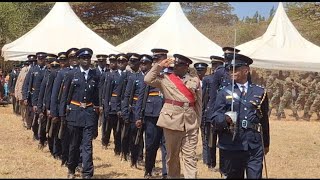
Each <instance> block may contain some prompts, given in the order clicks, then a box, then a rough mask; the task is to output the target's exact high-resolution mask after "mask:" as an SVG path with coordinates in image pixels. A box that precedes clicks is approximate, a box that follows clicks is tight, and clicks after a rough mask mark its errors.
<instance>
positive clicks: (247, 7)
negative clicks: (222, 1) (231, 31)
mask: <svg viewBox="0 0 320 180" xmlns="http://www.w3.org/2000/svg"><path fill="white" fill-rule="evenodd" d="M230 4H231V6H233V7H234V11H233V13H235V14H236V15H237V16H238V17H239V19H242V18H243V17H246V16H249V17H252V16H253V15H254V14H255V13H256V11H258V12H259V14H261V15H262V16H264V17H269V12H270V10H271V9H272V7H273V6H274V9H275V10H276V9H277V7H278V4H279V2H230Z"/></svg>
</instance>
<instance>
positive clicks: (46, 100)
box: [38, 69, 58, 113]
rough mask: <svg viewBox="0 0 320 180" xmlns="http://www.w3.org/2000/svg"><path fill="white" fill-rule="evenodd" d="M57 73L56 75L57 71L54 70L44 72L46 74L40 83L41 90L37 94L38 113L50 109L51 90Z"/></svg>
mask: <svg viewBox="0 0 320 180" xmlns="http://www.w3.org/2000/svg"><path fill="white" fill-rule="evenodd" d="M57 73H58V70H55V69H51V70H48V71H46V74H45V76H44V78H43V80H42V82H41V88H40V93H39V100H38V109H39V112H42V111H44V110H50V109H51V108H50V105H51V95H52V88H53V82H54V79H55V78H56V76H57ZM50 113H51V112H50Z"/></svg>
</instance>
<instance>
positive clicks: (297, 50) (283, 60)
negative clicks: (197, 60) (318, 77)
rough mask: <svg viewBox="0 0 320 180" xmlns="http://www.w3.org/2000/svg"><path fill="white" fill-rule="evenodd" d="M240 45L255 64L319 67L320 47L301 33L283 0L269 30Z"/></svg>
mask: <svg viewBox="0 0 320 180" xmlns="http://www.w3.org/2000/svg"><path fill="white" fill-rule="evenodd" d="M237 48H238V49H240V50H241V51H240V53H241V54H244V55H247V56H249V57H251V58H252V59H253V60H254V62H253V64H252V66H253V67H259V68H266V69H280V70H300V71H320V55H319V54H320V53H319V52H320V47H318V46H316V45H315V44H313V43H311V42H309V41H308V40H306V39H305V38H303V37H302V36H301V35H300V33H299V32H298V31H297V29H296V28H295V27H294V26H293V24H292V23H291V21H290V20H289V18H288V16H287V14H286V12H285V10H284V8H283V4H282V3H281V2H280V3H279V6H278V9H277V11H276V13H275V15H274V17H273V19H272V21H271V23H270V25H269V26H268V29H267V31H266V32H265V33H264V34H263V35H262V36H261V37H259V38H257V39H254V40H252V41H249V42H246V43H244V44H242V45H239V46H237Z"/></svg>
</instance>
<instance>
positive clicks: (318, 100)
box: [305, 81, 320, 121]
mask: <svg viewBox="0 0 320 180" xmlns="http://www.w3.org/2000/svg"><path fill="white" fill-rule="evenodd" d="M315 87H316V88H315V92H319V91H320V82H319V81H318V82H317V84H316V86H315ZM314 94H315V96H316V97H315V99H314V101H313V103H312V105H311V108H310V111H309V112H308V115H307V116H306V118H305V119H306V120H308V121H309V120H310V117H311V116H312V114H313V113H314V112H316V113H317V117H318V118H317V120H320V117H319V108H320V94H317V93H314Z"/></svg>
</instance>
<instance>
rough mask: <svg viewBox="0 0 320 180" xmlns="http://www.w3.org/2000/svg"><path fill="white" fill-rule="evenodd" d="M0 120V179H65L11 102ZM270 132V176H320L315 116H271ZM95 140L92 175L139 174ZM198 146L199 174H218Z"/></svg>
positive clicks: (319, 123)
mask: <svg viewBox="0 0 320 180" xmlns="http://www.w3.org/2000/svg"><path fill="white" fill-rule="evenodd" d="M286 112H287V114H290V113H291V112H289V111H286ZM300 113H301V112H300ZM0 122H1V125H0V142H1V143H0V154H1V155H0V178H66V176H67V168H66V167H61V166H60V161H57V160H55V159H54V158H53V157H51V156H50V153H49V150H48V148H47V147H46V148H45V149H44V150H42V151H41V150H38V148H37V142H35V141H33V140H32V131H31V130H26V129H25V128H23V127H22V121H21V117H20V116H16V115H14V114H13V113H12V106H7V107H0ZM270 133H271V140H270V142H271V145H270V151H269V154H268V155H267V157H266V162H267V169H268V176H269V178H319V177H320V171H319V169H320V161H319V157H320V136H319V135H320V121H316V120H315V117H313V118H312V120H311V121H310V122H306V121H303V120H301V121H295V120H293V118H292V119H291V117H289V116H288V115H287V119H286V120H281V121H279V120H276V119H275V117H274V116H273V115H272V116H271V119H270ZM199 138H200V136H199ZM100 139H101V137H100V135H99V136H98V137H97V139H96V140H94V142H93V148H94V149H93V151H94V152H93V159H94V160H93V163H94V166H95V169H94V177H93V178H143V175H144V170H143V167H142V166H139V167H140V170H139V169H132V168H130V163H129V162H120V157H118V156H114V153H113V147H114V146H113V144H112V143H111V146H109V148H108V149H106V150H105V149H102V147H101V141H100ZM201 149H202V145H201V141H199V144H198V148H197V155H198V159H199V161H198V178H221V177H220V174H219V173H218V172H213V171H211V170H209V169H208V168H207V167H206V166H205V165H203V163H202V158H201ZM160 154H161V153H160V151H159V153H158V156H157V163H156V169H158V170H159V171H160V175H161V170H160V169H161V161H160V160H161V159H160ZM77 175H78V174H77ZM263 177H265V173H264V172H263ZM77 178H80V177H79V175H78V176H77ZM157 178H160V176H157Z"/></svg>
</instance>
